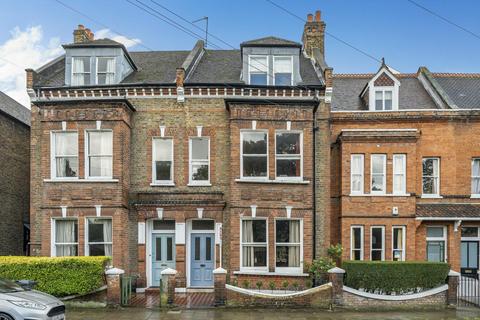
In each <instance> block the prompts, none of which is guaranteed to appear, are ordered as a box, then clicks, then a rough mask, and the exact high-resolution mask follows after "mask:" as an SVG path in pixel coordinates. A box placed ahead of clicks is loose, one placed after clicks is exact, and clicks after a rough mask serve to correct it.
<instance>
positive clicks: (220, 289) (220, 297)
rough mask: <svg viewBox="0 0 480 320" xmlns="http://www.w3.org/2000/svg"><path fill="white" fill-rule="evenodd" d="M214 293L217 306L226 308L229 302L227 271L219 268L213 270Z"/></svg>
mask: <svg viewBox="0 0 480 320" xmlns="http://www.w3.org/2000/svg"><path fill="white" fill-rule="evenodd" d="M213 279H214V291H215V306H224V305H225V301H226V300H227V289H226V288H225V285H226V284H227V270H225V269H223V268H217V269H215V270H213Z"/></svg>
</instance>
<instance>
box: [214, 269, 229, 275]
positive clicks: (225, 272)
mask: <svg viewBox="0 0 480 320" xmlns="http://www.w3.org/2000/svg"><path fill="white" fill-rule="evenodd" d="M212 272H213V274H227V270H225V269H223V268H217V269H215V270H213V271H212Z"/></svg>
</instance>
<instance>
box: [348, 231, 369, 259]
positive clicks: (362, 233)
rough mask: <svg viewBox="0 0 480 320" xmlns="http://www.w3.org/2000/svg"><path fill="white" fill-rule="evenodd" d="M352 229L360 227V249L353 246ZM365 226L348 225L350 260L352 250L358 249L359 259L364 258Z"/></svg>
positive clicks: (352, 255) (352, 257) (352, 256)
mask: <svg viewBox="0 0 480 320" xmlns="http://www.w3.org/2000/svg"><path fill="white" fill-rule="evenodd" d="M353 229H360V249H357V248H354V245H355V243H354V241H353ZM364 242H365V227H364V226H363V225H351V226H350V260H355V259H354V254H353V252H354V251H357V250H360V260H358V261H363V259H364V251H365V243H364Z"/></svg>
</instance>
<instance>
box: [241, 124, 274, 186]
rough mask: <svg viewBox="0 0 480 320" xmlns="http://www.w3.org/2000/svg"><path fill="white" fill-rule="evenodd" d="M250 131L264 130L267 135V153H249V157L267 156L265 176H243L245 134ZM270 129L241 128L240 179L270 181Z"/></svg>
mask: <svg viewBox="0 0 480 320" xmlns="http://www.w3.org/2000/svg"><path fill="white" fill-rule="evenodd" d="M248 132H263V133H265V134H266V135H267V150H266V153H265V154H249V155H247V157H249V156H250V157H260V156H261V157H263V156H266V157H267V175H266V176H265V177H244V176H243V134H244V133H248ZM268 141H269V140H268V130H266V129H257V130H252V129H242V130H240V179H241V180H251V181H268V179H269V177H270V172H269V168H270V163H269V156H268V155H269V153H268V152H269V143H268Z"/></svg>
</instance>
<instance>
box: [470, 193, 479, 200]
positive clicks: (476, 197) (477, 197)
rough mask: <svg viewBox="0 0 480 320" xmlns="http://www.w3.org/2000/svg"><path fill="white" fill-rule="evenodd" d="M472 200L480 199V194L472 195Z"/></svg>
mask: <svg viewBox="0 0 480 320" xmlns="http://www.w3.org/2000/svg"><path fill="white" fill-rule="evenodd" d="M470 199H480V194H472V195H471V196H470Z"/></svg>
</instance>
